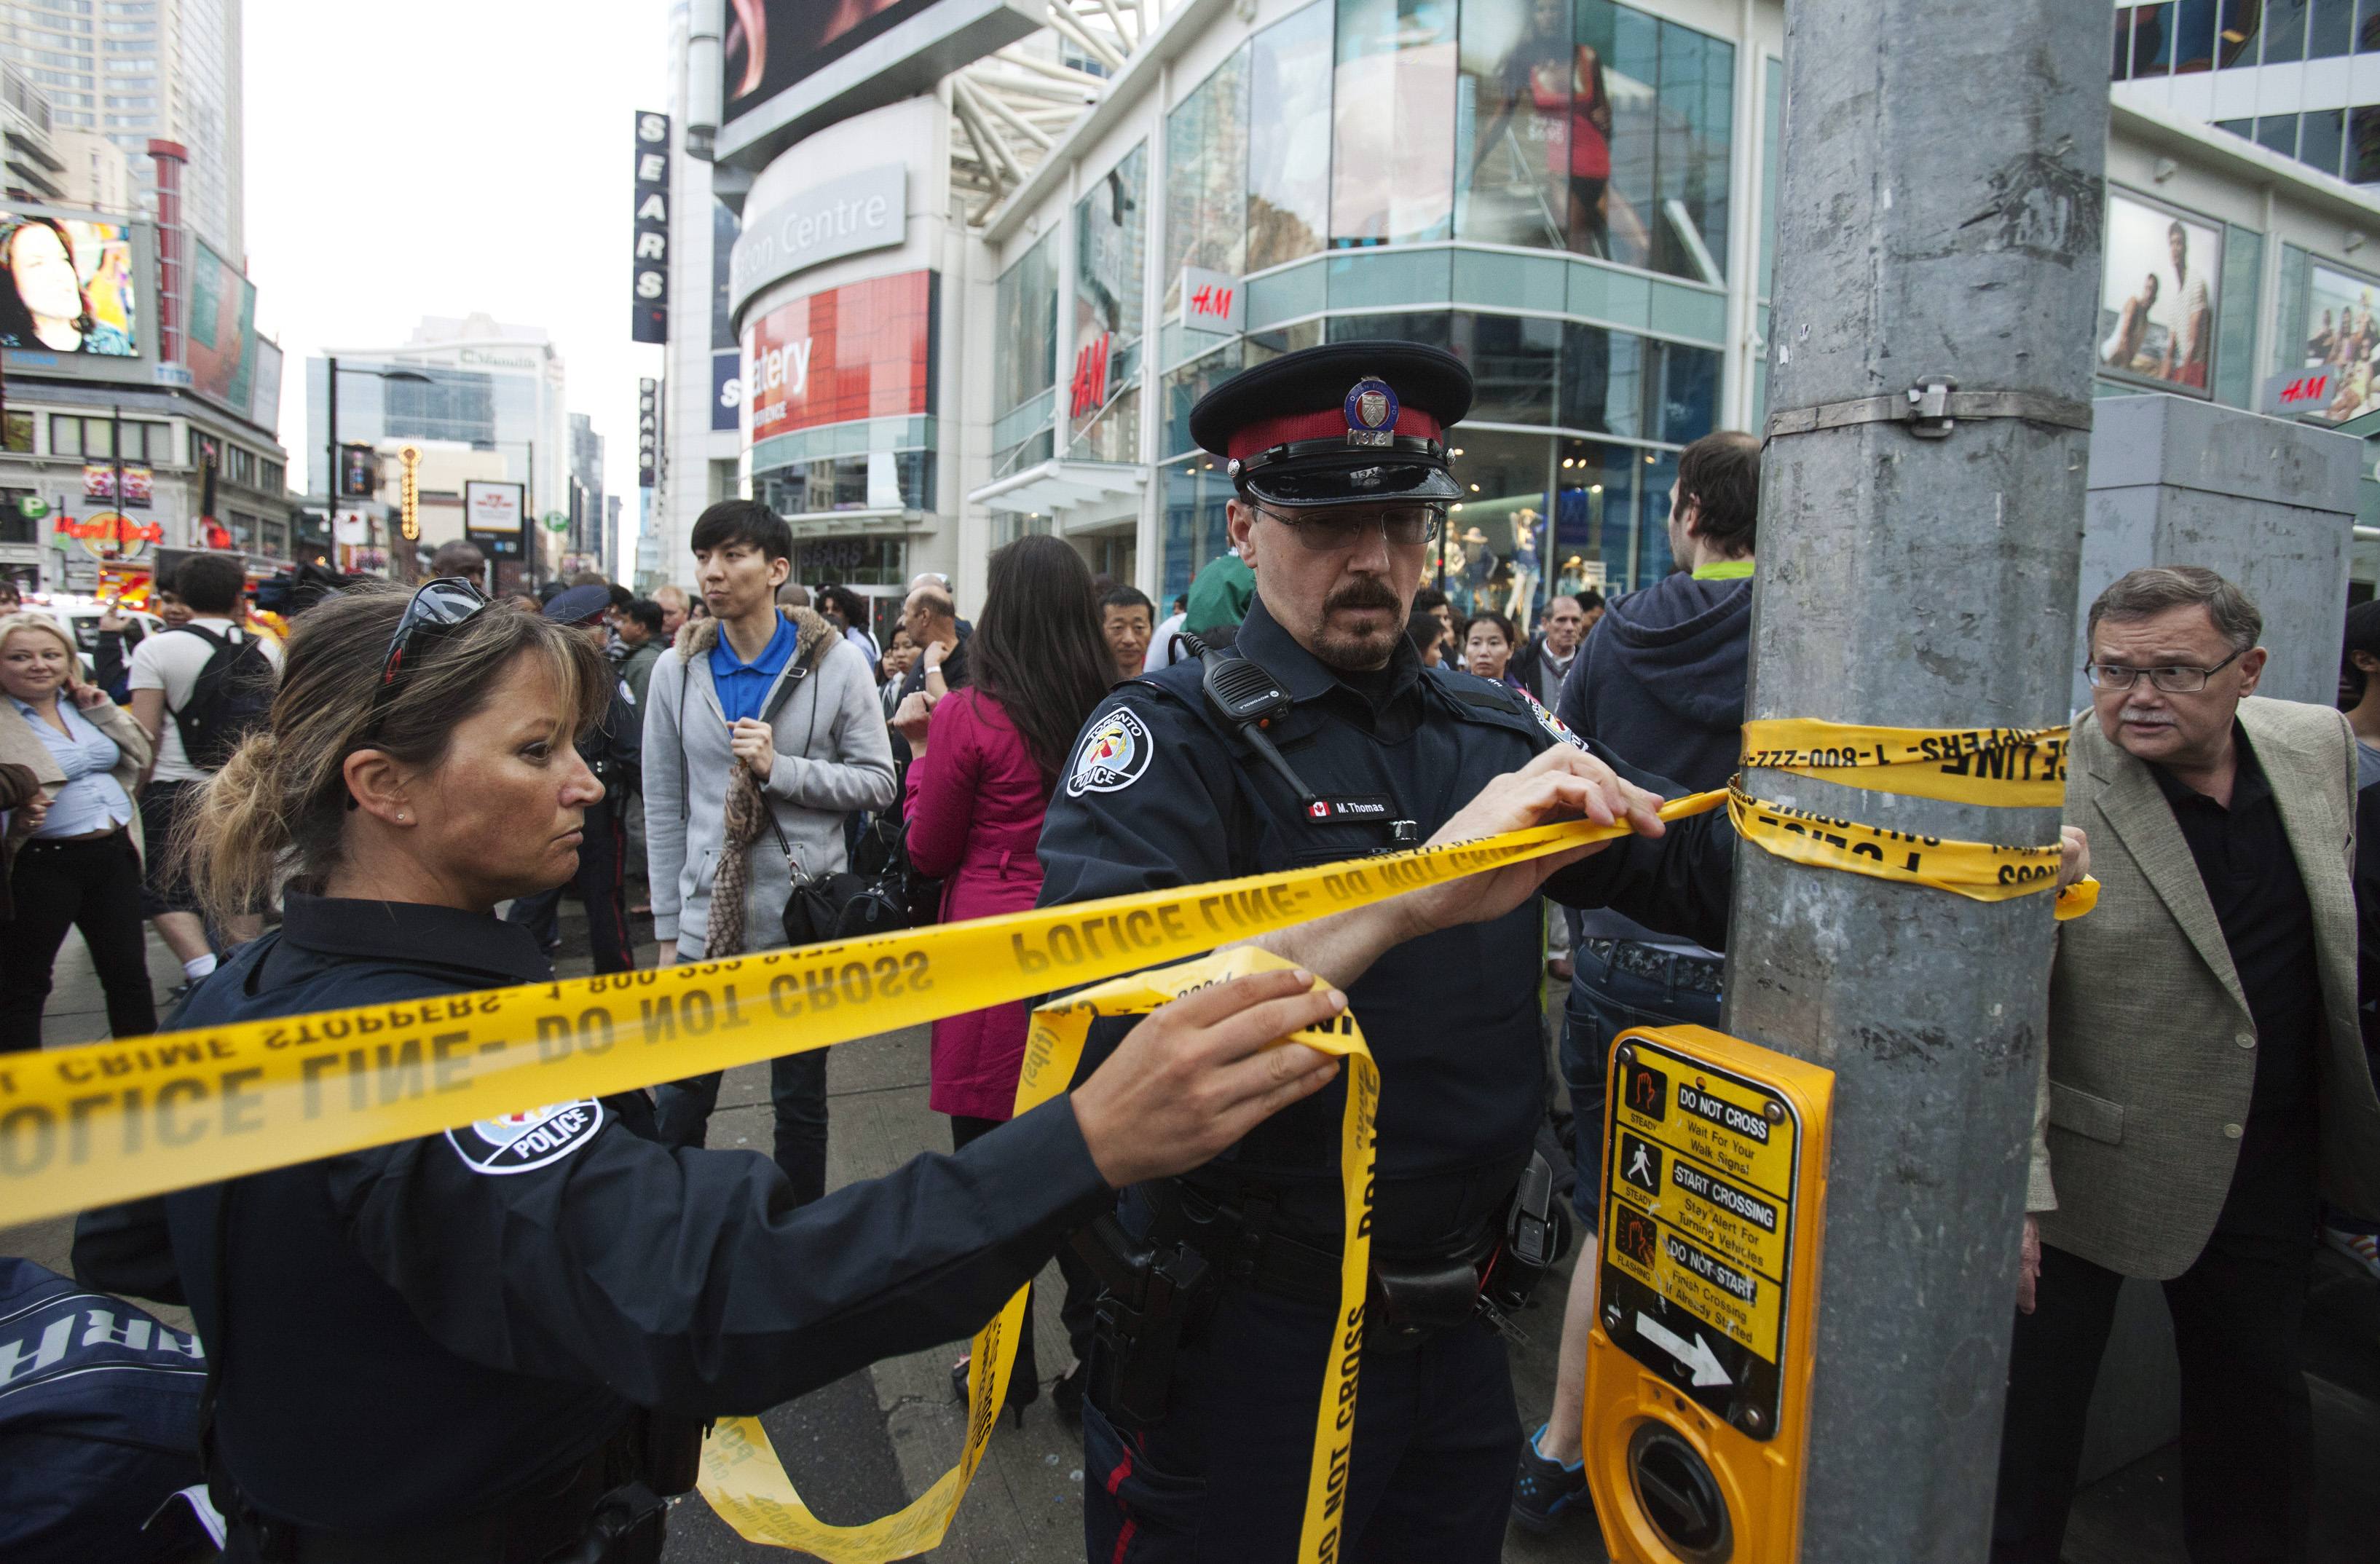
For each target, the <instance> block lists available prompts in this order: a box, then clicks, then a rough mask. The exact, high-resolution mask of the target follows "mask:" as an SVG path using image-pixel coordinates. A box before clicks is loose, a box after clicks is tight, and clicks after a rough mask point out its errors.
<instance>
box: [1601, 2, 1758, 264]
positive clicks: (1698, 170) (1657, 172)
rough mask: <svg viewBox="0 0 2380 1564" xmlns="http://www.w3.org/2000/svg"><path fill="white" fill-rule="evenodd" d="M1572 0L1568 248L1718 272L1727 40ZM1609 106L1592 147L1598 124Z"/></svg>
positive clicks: (1724, 225) (1724, 226)
mask: <svg viewBox="0 0 2380 1564" xmlns="http://www.w3.org/2000/svg"><path fill="white" fill-rule="evenodd" d="M1577 6H1578V8H1577V13H1576V32H1575V34H1574V37H1575V39H1576V42H1577V53H1576V55H1575V56H1574V59H1573V89H1572V91H1573V99H1572V114H1571V116H1570V123H1571V135H1572V139H1573V143H1574V144H1573V148H1572V152H1573V155H1572V158H1571V162H1570V167H1571V176H1570V189H1569V201H1570V206H1571V208H1572V209H1573V212H1575V213H1577V214H1578V215H1577V221H1576V223H1575V224H1574V226H1573V230H1572V232H1573V234H1574V235H1575V237H1573V239H1572V240H1571V242H1570V246H1569V248H1571V249H1576V250H1578V251H1579V252H1580V253H1581V254H1585V255H1599V256H1602V257H1604V258H1605V259H1607V260H1610V261H1619V262H1621V264H1623V265H1628V266H1644V267H1649V268H1651V269H1652V270H1654V271H1657V272H1666V273H1670V274H1671V275H1673V276H1680V277H1693V278H1696V279H1698V280H1700V281H1703V282H1707V283H1714V284H1715V283H1718V282H1721V281H1723V280H1724V264H1725V263H1724V261H1723V260H1722V259H1721V258H1723V257H1724V256H1725V255H1726V254H1727V232H1728V221H1729V203H1728V150H1729V146H1728V144H1729V140H1730V137H1731V136H1732V135H1733V132H1734V122H1735V109H1734V92H1735V47H1734V45H1733V44H1730V43H1728V42H1724V41H1722V40H1720V39H1717V38H1712V37H1709V36H1707V35H1706V34H1704V33H1700V32H1697V31H1695V30H1694V29H1692V28H1688V27H1681V26H1679V25H1678V24H1677V23H1675V22H1670V21H1664V20H1662V19H1661V18H1658V17H1652V16H1647V15H1646V14H1645V13H1644V12H1642V11H1639V10H1635V9H1633V7H1630V6H1620V5H1614V4H1612V3H1611V0H1577ZM1607 114H1608V115H1609V131H1608V136H1609V144H1608V147H1607V148H1606V149H1605V150H1604V151H1603V152H1599V153H1598V152H1597V151H1596V149H1595V139H1596V138H1595V134H1594V132H1595V130H1596V128H1597V127H1598V126H1599V125H1600V123H1601V121H1602V120H1603V118H1604V117H1605V115H1607ZM1580 147H1584V148H1585V154H1584V155H1580V152H1579V148H1580ZM1598 168H1599V169H1600V170H1601V171H1600V172H1597V169H1598Z"/></svg>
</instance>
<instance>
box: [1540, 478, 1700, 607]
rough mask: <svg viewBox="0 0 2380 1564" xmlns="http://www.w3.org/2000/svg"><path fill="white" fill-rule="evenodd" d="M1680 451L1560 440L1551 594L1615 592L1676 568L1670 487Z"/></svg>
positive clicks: (1550, 556) (1645, 583)
mask: <svg viewBox="0 0 2380 1564" xmlns="http://www.w3.org/2000/svg"><path fill="white" fill-rule="evenodd" d="M1676 478H1677V455H1676V453H1675V452H1670V451H1648V450H1645V449H1644V448H1643V447H1641V446H1634V445H1614V444H1609V443H1606V442H1603V441H1599V440H1562V441H1560V442H1557V444H1556V460H1555V465H1554V489H1555V502H1554V503H1555V510H1554V527H1553V541H1552V545H1551V546H1550V547H1549V548H1548V551H1547V569H1548V576H1549V580H1548V588H1547V589H1548V593H1552V592H1568V593H1576V592H1579V591H1581V590H1584V589H1585V588H1594V589H1595V590H1597V591H1599V592H1602V593H1604V594H1606V595H1607V596H1608V595H1610V594H1613V593H1617V592H1627V591H1633V590H1634V589H1635V588H1639V587H1644V586H1649V585H1651V584H1652V583H1653V582H1655V581H1658V580H1659V579H1660V578H1661V577H1662V576H1667V575H1668V574H1669V573H1670V565H1671V561H1670V530H1669V524H1670V484H1671V483H1672V482H1674V481H1675V480H1676Z"/></svg>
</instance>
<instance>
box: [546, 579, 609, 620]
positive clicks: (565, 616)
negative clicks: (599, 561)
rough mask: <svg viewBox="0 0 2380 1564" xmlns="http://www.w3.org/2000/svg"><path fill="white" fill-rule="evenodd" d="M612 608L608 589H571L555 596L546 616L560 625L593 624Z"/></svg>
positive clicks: (566, 589)
mask: <svg viewBox="0 0 2380 1564" xmlns="http://www.w3.org/2000/svg"><path fill="white" fill-rule="evenodd" d="M611 606H612V589H611V588H608V587H596V586H586V587H570V588H565V589H564V590H562V591H559V592H556V593H554V594H553V599H552V600H550V601H548V602H547V603H546V605H545V616H546V617H547V618H548V619H551V620H553V621H554V622H555V623H556V624H594V623H595V622H596V621H597V620H599V619H601V618H602V617H603V612H604V611H605V610H606V609H609V608H610V607H611Z"/></svg>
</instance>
